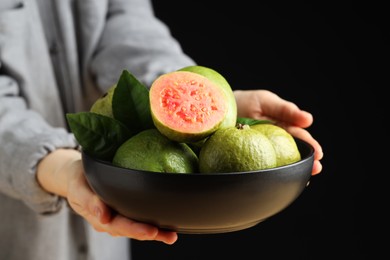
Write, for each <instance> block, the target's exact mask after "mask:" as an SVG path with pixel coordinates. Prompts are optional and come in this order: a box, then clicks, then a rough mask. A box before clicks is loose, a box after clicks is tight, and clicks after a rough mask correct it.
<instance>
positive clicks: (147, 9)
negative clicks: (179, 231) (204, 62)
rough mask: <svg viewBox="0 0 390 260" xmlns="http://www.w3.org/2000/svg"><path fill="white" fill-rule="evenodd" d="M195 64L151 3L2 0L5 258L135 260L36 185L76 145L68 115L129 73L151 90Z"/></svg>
mask: <svg viewBox="0 0 390 260" xmlns="http://www.w3.org/2000/svg"><path fill="white" fill-rule="evenodd" d="M191 64H194V61H193V60H192V59H190V58H189V57H188V56H186V55H185V54H184V53H183V51H182V49H181V48H180V46H179V44H178V43H177V42H176V41H175V40H174V39H173V38H172V37H171V35H170V32H169V30H168V28H167V27H166V26H165V25H164V24H162V23H161V22H160V21H159V20H157V19H156V18H155V17H154V14H153V10H152V7H151V3H150V1H148V0H50V1H49V0H25V1H20V0H19V1H17V0H1V1H0V259H1V260H3V259H4V260H13V259H17V260H20V259H25V260H34V259H39V260H45V259H50V260H62V259H64V260H69V259H115V260H116V259H128V258H129V256H130V255H129V249H128V242H129V239H125V238H112V237H110V236H108V235H106V234H104V233H98V232H95V231H94V230H93V229H92V228H91V227H90V226H89V225H88V224H86V223H84V221H83V220H82V219H81V218H80V217H79V216H77V215H75V214H74V213H72V212H71V210H69V207H68V206H67V204H66V202H65V201H64V200H63V199H62V198H60V197H57V196H54V195H52V194H49V193H46V192H45V191H44V190H43V189H42V188H41V187H40V186H39V184H38V183H37V181H36V176H35V171H36V166H37V163H38V162H39V160H41V159H42V158H43V157H44V156H45V155H47V154H48V153H50V152H51V151H53V150H54V149H57V148H63V147H67V148H74V147H76V146H77V143H76V141H75V139H74V137H73V135H72V134H70V133H69V132H68V131H67V128H66V121H65V117H64V115H65V113H67V112H75V111H82V110H87V109H89V108H90V105H91V104H92V102H93V101H94V100H96V98H97V97H98V96H99V95H101V93H102V92H104V91H105V90H106V89H108V88H109V87H110V86H111V85H112V84H114V83H116V81H117V80H118V78H119V75H120V73H121V72H122V70H123V69H127V70H129V71H130V72H132V73H133V74H134V75H135V76H136V77H137V78H139V79H140V80H142V81H143V82H144V83H145V84H147V85H149V84H150V83H151V81H152V80H153V79H154V78H156V77H157V75H159V74H161V73H165V72H168V71H172V70H176V69H178V68H181V67H184V66H187V65H191Z"/></svg>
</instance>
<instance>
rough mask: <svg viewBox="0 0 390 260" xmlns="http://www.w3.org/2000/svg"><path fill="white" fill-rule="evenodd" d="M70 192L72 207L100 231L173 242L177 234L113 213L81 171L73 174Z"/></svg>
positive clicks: (141, 238) (69, 197)
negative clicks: (92, 188)
mask: <svg viewBox="0 0 390 260" xmlns="http://www.w3.org/2000/svg"><path fill="white" fill-rule="evenodd" d="M67 193H68V197H67V199H68V202H69V205H70V206H71V207H72V209H73V210H74V211H75V212H76V213H78V214H79V215H81V216H82V217H83V218H84V219H85V220H87V221H88V222H89V223H90V224H91V225H92V227H93V228H94V229H95V230H96V231H98V232H106V233H108V234H110V235H112V236H115V237H118V236H123V237H128V238H133V239H137V240H156V241H161V242H163V243H166V244H173V243H174V242H176V240H177V238H178V237H177V233H176V232H173V231H164V230H161V229H158V228H157V227H155V226H153V225H149V224H145V223H141V222H137V221H133V220H131V219H128V218H126V217H124V216H121V215H119V214H114V213H113V212H112V211H111V209H110V208H109V207H108V206H107V205H106V204H105V203H103V202H102V201H101V200H100V199H99V198H98V196H97V195H96V194H95V193H94V192H93V191H92V190H91V188H90V187H89V185H88V183H87V181H86V179H85V177H84V175H83V173H82V172H81V173H78V174H73V176H72V180H71V181H69V185H68V192H67Z"/></svg>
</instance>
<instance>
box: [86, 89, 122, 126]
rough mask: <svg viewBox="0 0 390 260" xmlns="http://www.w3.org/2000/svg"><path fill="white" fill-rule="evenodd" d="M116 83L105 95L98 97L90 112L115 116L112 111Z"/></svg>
mask: <svg viewBox="0 0 390 260" xmlns="http://www.w3.org/2000/svg"><path fill="white" fill-rule="evenodd" d="M115 88H116V84H115V85H113V86H111V87H110V88H109V89H108V90H107V92H106V93H104V95H103V96H101V97H100V98H98V99H97V100H96V101H95V102H94V103H93V104H92V106H91V108H90V110H89V111H90V112H93V113H96V114H100V115H103V116H108V117H111V118H114V115H113V113H112V97H113V95H114V90H115Z"/></svg>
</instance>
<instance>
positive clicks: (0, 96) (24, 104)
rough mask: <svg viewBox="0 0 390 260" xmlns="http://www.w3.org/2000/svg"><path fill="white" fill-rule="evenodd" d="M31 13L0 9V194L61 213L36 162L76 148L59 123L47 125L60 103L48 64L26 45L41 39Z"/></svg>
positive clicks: (55, 114)
mask: <svg viewBox="0 0 390 260" xmlns="http://www.w3.org/2000/svg"><path fill="white" fill-rule="evenodd" d="M29 11H30V10H29V9H25V8H23V7H19V8H17V9H10V10H4V9H3V10H0V193H1V194H3V195H5V196H9V197H11V198H14V199H17V200H21V201H23V202H24V203H25V204H26V205H27V206H28V207H30V208H32V209H33V210H35V211H37V212H39V213H50V212H55V211H57V210H58V209H59V207H60V206H61V204H62V203H61V201H62V199H61V198H59V197H57V196H54V195H52V194H50V193H47V192H46V191H45V190H43V189H42V188H41V186H40V185H39V183H38V182H37V179H36V174H35V172H36V167H37V164H38V163H39V161H40V160H41V158H43V157H44V156H45V155H46V154H48V153H50V152H51V151H53V150H54V149H56V148H60V147H64V148H65V147H67V148H75V147H77V144H76V142H75V140H74V137H73V136H72V135H71V134H69V133H68V132H67V131H66V130H65V128H62V127H60V123H59V124H57V125H58V126H57V127H52V126H51V125H49V123H48V122H49V121H51V119H50V118H58V116H57V115H58V114H61V112H60V108H57V109H56V110H55V109H54V108H55V106H56V107H60V106H61V105H60V103H59V102H58V99H57V96H56V95H55V94H56V92H53V91H54V88H55V85H54V84H52V83H54V82H53V81H47V80H48V79H49V78H45V77H49V75H50V70H48V69H47V68H46V67H45V65H44V64H48V61H47V59H46V58H44V55H42V53H41V52H40V49H39V48H35V49H34V52H30V51H28V50H29V49H31V48H29V47H28V46H27V45H28V44H31V45H32V46H38V44H37V45H35V43H38V42H36V41H38V38H42V37H39V35H40V33H41V32H40V31H38V30H35V29H34V28H30V27H28V26H29V25H31V26H32V25H35V24H36V23H34V22H31V21H30V20H27V18H26V17H27V15H26V12H29ZM25 19H26V20H25ZM29 33H30V34H29ZM39 68H41V70H39ZM34 69H36V70H34ZM37 71H42V73H41V74H39V73H37ZM50 78H51V77H50ZM33 82H35V84H34V83H33ZM44 82H47V83H46V84H44ZM50 90H52V91H50ZM52 94H54V95H52ZM45 95H48V96H45ZM32 104H37V105H35V106H33V105H32ZM39 104H52V106H51V105H49V106H48V107H46V108H44V106H42V105H41V106H42V108H40V106H39ZM54 105H55V106H54ZM39 110H41V111H42V113H41V111H40V112H38V111H39ZM55 111H57V113H56V112H55ZM51 123H52V122H51ZM62 126H64V125H63V124H62Z"/></svg>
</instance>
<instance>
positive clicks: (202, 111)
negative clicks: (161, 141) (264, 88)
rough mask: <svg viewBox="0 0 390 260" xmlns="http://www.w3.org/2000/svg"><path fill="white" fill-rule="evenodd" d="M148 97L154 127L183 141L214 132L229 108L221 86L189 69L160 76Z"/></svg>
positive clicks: (168, 135)
mask: <svg viewBox="0 0 390 260" xmlns="http://www.w3.org/2000/svg"><path fill="white" fill-rule="evenodd" d="M149 97H150V107H151V113H152V118H153V122H154V124H155V126H156V128H157V129H158V130H159V131H160V132H161V133H162V134H164V135H165V136H167V137H168V138H170V139H171V140H174V141H177V142H183V143H189V142H197V141H200V140H202V139H203V138H205V137H207V136H209V135H211V134H212V133H214V132H215V131H216V130H217V129H218V128H219V126H220V125H221V124H222V122H223V121H224V120H225V117H226V114H227V112H228V109H229V105H228V98H227V96H226V94H225V91H224V90H223V89H222V88H221V87H219V86H218V85H217V84H216V83H215V82H213V81H211V80H209V79H208V78H206V77H204V76H202V75H200V74H197V73H193V72H189V71H174V72H170V73H166V74H163V75H161V76H159V77H158V78H157V79H156V80H155V81H154V82H153V83H152V85H151V87H150V91H149Z"/></svg>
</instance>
